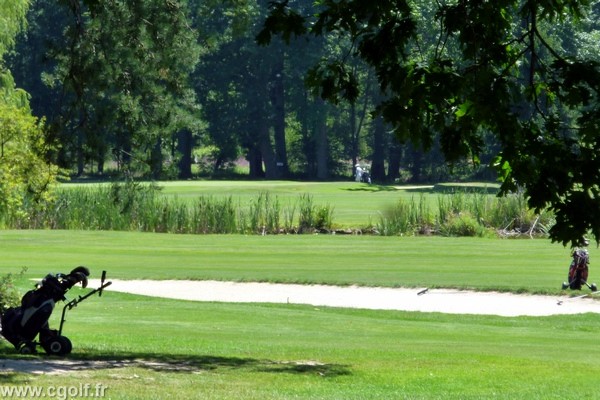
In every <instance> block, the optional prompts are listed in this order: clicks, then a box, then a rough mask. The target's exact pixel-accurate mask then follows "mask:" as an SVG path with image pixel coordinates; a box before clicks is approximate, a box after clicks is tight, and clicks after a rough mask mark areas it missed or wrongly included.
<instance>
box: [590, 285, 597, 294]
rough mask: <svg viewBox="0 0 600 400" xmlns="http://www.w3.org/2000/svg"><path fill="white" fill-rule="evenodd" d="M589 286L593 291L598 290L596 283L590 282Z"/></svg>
mask: <svg viewBox="0 0 600 400" xmlns="http://www.w3.org/2000/svg"><path fill="white" fill-rule="evenodd" d="M590 288H591V289H592V292H595V291H597V290H598V286H596V284H595V283H592V284H591V285H590Z"/></svg>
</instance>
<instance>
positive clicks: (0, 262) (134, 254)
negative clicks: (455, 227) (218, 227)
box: [0, 230, 600, 293]
mask: <svg viewBox="0 0 600 400" xmlns="http://www.w3.org/2000/svg"><path fill="white" fill-rule="evenodd" d="M589 251H590V257H591V262H592V267H591V272H590V280H593V279H594V276H595V270H594V267H593V266H594V260H596V259H600V250H599V249H598V248H595V247H593V248H590V249H589ZM0 252H1V253H2V255H3V256H2V258H1V259H0V271H7V272H18V271H19V270H20V268H21V267H27V268H28V272H27V276H28V277H30V278H38V277H41V276H43V275H44V274H46V273H48V272H68V271H70V270H71V269H72V268H73V267H75V266H77V265H81V264H84V265H87V266H88V267H89V268H91V270H92V271H93V272H95V273H96V274H99V272H100V271H102V270H107V271H108V273H109V276H112V277H113V278H115V279H116V278H118V279H141V278H144V279H196V280H199V279H216V280H234V281H270V282H288V283H291V282H293V283H324V284H335V285H351V284H358V285H367V286H391V287H393V286H404V287H419V286H427V287H456V288H475V289H479V290H504V291H526V292H533V293H559V292H560V286H561V283H562V281H563V280H565V278H566V275H567V269H568V265H569V262H570V257H569V249H567V248H564V247H563V246H562V245H559V244H552V243H550V242H549V241H548V240H545V239H533V240H532V239H519V240H500V239H481V238H444V237H377V236H369V235H274V236H268V235H267V236H257V235H248V236H244V235H169V234H153V233H132V232H96V231H39V230H35V231H19V230H10V231H0Z"/></svg>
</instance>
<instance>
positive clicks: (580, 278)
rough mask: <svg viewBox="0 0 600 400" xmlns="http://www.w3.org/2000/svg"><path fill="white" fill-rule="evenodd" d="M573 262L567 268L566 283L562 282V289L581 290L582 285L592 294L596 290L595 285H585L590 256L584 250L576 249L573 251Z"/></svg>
mask: <svg viewBox="0 0 600 400" xmlns="http://www.w3.org/2000/svg"><path fill="white" fill-rule="evenodd" d="M572 256H573V260H572V261H571V265H570V266H569V275H568V279H569V281H568V282H564V283H563V285H562V288H563V289H566V288H570V289H572V290H581V287H582V286H583V285H585V286H587V287H589V288H590V289H591V290H592V291H593V292H595V291H596V290H597V289H598V288H597V286H596V284H595V283H593V284H591V285H590V284H589V283H587V279H588V274H589V263H590V256H589V253H588V251H587V250H585V249H576V250H574V251H573V254H572Z"/></svg>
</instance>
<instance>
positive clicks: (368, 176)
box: [360, 169, 371, 184]
mask: <svg viewBox="0 0 600 400" xmlns="http://www.w3.org/2000/svg"><path fill="white" fill-rule="evenodd" d="M360 180H361V182H364V183H368V184H371V174H370V173H369V171H368V170H366V169H365V170H364V171H363V173H362V175H361V176H360Z"/></svg>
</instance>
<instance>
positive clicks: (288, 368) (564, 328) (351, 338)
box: [0, 231, 600, 399]
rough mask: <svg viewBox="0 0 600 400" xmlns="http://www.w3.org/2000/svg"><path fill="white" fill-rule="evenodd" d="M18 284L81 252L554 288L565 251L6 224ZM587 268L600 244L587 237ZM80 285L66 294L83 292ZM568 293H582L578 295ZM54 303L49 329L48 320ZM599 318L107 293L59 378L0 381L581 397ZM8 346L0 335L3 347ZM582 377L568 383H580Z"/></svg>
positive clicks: (132, 389)
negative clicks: (96, 364) (82, 365)
mask: <svg viewBox="0 0 600 400" xmlns="http://www.w3.org/2000/svg"><path fill="white" fill-rule="evenodd" d="M0 252H1V253H2V255H3V257H2V258H1V259H0V271H2V273H6V272H18V271H19V269H20V268H21V267H23V266H26V267H27V268H28V271H27V273H26V275H25V276H24V277H23V279H22V280H21V281H20V282H19V287H20V288H21V289H22V290H25V289H26V288H28V287H31V282H30V281H29V279H31V278H40V277H41V276H43V275H44V274H46V273H48V272H68V271H69V270H70V269H71V268H73V267H74V266H76V265H80V264H85V265H87V266H88V267H90V269H91V270H92V274H93V277H98V276H99V273H100V271H101V270H103V269H105V270H107V271H108V274H109V278H110V277H112V278H119V279H133V278H152V279H167V278H168V279H173V278H175V279H187V278H192V279H225V280H248V281H256V280H259V281H260V280H262V281H272V282H310V283H329V284H360V285H382V286H413V287H416V286H429V287H434V286H444V287H470V288H477V289H482V290H487V289H500V290H511V291H519V290H527V291H533V292H546V293H557V294H558V293H560V284H561V282H562V280H564V278H565V275H566V272H567V266H568V263H569V252H568V249H565V248H564V247H562V246H560V245H554V244H551V243H550V242H549V241H547V240H540V239H536V240H530V239H525V240H498V239H474V238H441V237H408V238H402V237H395V238H384V237H373V236H341V235H336V236H334V235H301V236H298V235H279V236H255V235H252V236H242V235H167V234H149V233H130V232H88V231H85V232H81V231H0ZM590 252H591V260H592V269H591V272H590V274H591V275H590V276H591V277H594V276H595V269H594V268H593V265H594V264H595V263H594V260H595V259H597V257H598V255H599V250H598V249H597V248H595V247H594V248H591V249H590ZM84 292H85V290H81V289H74V290H73V291H72V292H70V293H69V297H70V298H73V297H74V296H76V295H78V294H80V293H84ZM573 301H576V300H573ZM60 310H61V308H60V304H59V308H58V309H57V310H56V312H55V313H54V315H53V320H52V321H51V326H54V327H56V326H57V324H58V318H59V317H60ZM599 329H600V316H598V315H596V314H588V315H575V316H553V317H514V318H512V317H511V318H505V317H494V316H471V315H461V316H457V315H444V314H438V313H412V312H399V311H398V312H396V311H370V310H352V309H340V308H328V307H312V306H301V305H267V304H228V303H210V302H208V303H203V302H187V301H175V300H164V299H156V298H151V297H144V296H133V295H126V294H119V293H115V292H106V293H105V295H104V296H103V297H102V298H96V297H94V298H91V299H89V300H86V302H84V303H82V304H81V305H79V306H78V307H77V308H76V309H74V310H71V311H69V312H68V314H67V322H66V325H65V330H64V334H65V335H67V336H68V337H69V338H70V339H71V340H72V342H73V345H74V350H73V353H72V354H71V356H70V357H69V359H71V360H74V361H94V360H102V361H109V362H110V363H112V364H113V365H114V366H115V368H106V367H103V368H98V369H94V368H87V369H84V370H81V371H71V372H69V373H68V374H65V375H59V376H51V375H41V376H39V375H30V374H14V373H3V372H0V385H13V386H14V385H39V386H44V387H48V386H51V385H52V386H77V387H79V385H80V384H81V383H90V384H91V385H92V387H93V386H94V385H95V384H97V383H102V384H104V385H105V386H107V387H108V389H107V396H108V398H112V399H149V398H152V399H168V398H182V399H183V398H185V399H294V398H296V399H298V398H299V399H492V398H493V399H523V398H526V399H581V398H593V397H594V396H595V393H596V390H597V387H596V382H597V376H598V374H599V373H600V364H599V363H598V362H597V361H598V359H599V356H600V347H598V346H597V336H598V331H599ZM6 357H10V358H25V359H32V358H33V359H38V358H41V359H46V357H45V356H39V357H24V356H16V355H14V349H12V347H10V346H9V345H7V344H6V343H5V342H0V358H6ZM574 382H576V383H574Z"/></svg>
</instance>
